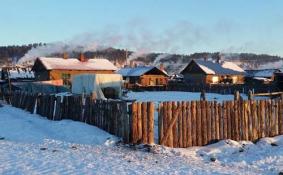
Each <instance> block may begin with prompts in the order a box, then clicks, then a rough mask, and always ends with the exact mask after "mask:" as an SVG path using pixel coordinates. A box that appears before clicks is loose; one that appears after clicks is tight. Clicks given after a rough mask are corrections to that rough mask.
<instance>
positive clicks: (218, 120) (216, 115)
mask: <svg viewBox="0 0 283 175" xmlns="http://www.w3.org/2000/svg"><path fill="white" fill-rule="evenodd" d="M214 113H215V139H217V140H219V139H220V126H219V122H220V119H219V111H218V103H217V102H216V101H215V102H214Z"/></svg>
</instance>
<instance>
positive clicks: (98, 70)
mask: <svg viewBox="0 0 283 175" xmlns="http://www.w3.org/2000/svg"><path fill="white" fill-rule="evenodd" d="M32 70H33V71H34V75H35V79H36V80H38V81H46V80H59V79H62V80H63V84H64V85H67V86H69V85H71V80H72V77H73V76H74V75H80V74H114V73H115V71H116V70H117V68H116V67H115V66H114V65H113V64H112V63H111V62H110V61H109V60H107V59H103V58H95V59H85V58H84V56H83V55H81V56H80V58H79V59H77V58H49V57H39V58H37V59H36V61H35V63H34V65H33V68H32Z"/></svg>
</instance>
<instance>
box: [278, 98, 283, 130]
mask: <svg viewBox="0 0 283 175" xmlns="http://www.w3.org/2000/svg"><path fill="white" fill-rule="evenodd" d="M278 117H279V118H278V125H279V128H278V129H279V134H280V135H283V99H281V100H280V101H279V110H278Z"/></svg>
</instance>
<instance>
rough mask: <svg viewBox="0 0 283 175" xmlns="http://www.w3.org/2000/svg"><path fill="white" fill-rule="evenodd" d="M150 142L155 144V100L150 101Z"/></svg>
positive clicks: (148, 105) (148, 104)
mask: <svg viewBox="0 0 283 175" xmlns="http://www.w3.org/2000/svg"><path fill="white" fill-rule="evenodd" d="M147 107H148V143H149V144H154V102H148V103H147Z"/></svg>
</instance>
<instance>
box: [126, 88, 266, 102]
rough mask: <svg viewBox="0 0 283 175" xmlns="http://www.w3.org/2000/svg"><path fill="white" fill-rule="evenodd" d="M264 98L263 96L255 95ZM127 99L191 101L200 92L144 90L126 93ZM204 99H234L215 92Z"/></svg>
mask: <svg viewBox="0 0 283 175" xmlns="http://www.w3.org/2000/svg"><path fill="white" fill-rule="evenodd" d="M241 97H242V98H243V99H247V98H248V97H247V95H245V94H241ZM259 98H265V97H257V98H256V99H259ZM127 99H134V100H137V101H154V102H161V101H191V100H200V92H181V91H144V92H133V91H130V92H128V93H127ZM206 99H207V100H208V101H213V100H215V101H218V102H222V101H224V100H234V95H221V94H216V93H206Z"/></svg>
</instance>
